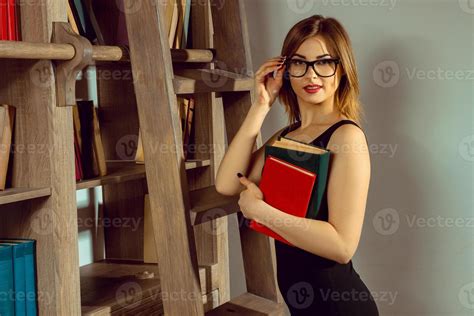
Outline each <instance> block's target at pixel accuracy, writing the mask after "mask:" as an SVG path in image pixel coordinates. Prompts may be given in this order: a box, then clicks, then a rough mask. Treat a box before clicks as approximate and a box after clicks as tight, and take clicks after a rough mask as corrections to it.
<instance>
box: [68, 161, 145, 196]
mask: <svg viewBox="0 0 474 316" xmlns="http://www.w3.org/2000/svg"><path fill="white" fill-rule="evenodd" d="M107 173H108V174H107V175H106V176H103V177H97V178H92V179H87V180H81V181H78V182H76V190H81V189H88V188H93V187H97V186H100V185H106V184H117V183H122V182H126V181H131V180H138V179H144V178H145V175H146V173H145V166H144V165H139V164H136V163H135V162H107Z"/></svg>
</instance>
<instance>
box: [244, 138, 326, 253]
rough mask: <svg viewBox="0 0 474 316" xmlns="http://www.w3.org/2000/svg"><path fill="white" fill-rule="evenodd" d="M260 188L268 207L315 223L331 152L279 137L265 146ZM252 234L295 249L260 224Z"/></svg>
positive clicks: (251, 223)
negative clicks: (272, 239) (255, 232)
mask: <svg viewBox="0 0 474 316" xmlns="http://www.w3.org/2000/svg"><path fill="white" fill-rule="evenodd" d="M264 150H265V154H264V156H265V163H264V165H263V170H262V176H261V179H260V183H259V188H260V190H261V191H262V193H263V196H264V199H263V200H264V201H265V202H266V203H268V204H269V205H271V206H273V207H275V208H277V209H279V210H281V211H283V212H286V213H288V214H292V215H294V216H298V217H304V218H311V219H316V217H317V215H318V212H319V210H320V206H321V201H322V199H323V195H324V191H325V190H326V186H327V178H328V173H329V160H330V155H331V152H330V151H329V150H327V149H325V148H320V147H317V146H315V145H312V144H306V143H303V142H300V141H297V140H293V139H290V138H286V137H284V136H280V137H278V139H277V140H275V141H274V142H272V143H269V144H267V145H265V149H264ZM249 227H250V228H252V229H253V230H255V231H257V232H259V233H262V234H265V235H267V236H270V237H272V238H274V239H277V240H279V241H281V242H284V243H286V244H288V245H290V246H293V245H292V244H291V243H290V242H288V241H287V240H286V239H284V238H283V237H282V236H280V235H279V234H277V233H276V232H274V231H273V230H271V229H270V228H268V227H266V226H265V225H263V224H261V223H257V222H256V221H254V220H250V224H249Z"/></svg>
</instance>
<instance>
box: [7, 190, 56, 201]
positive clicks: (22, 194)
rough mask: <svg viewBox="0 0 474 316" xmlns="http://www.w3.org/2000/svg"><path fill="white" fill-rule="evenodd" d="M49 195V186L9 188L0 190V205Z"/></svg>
mask: <svg viewBox="0 0 474 316" xmlns="http://www.w3.org/2000/svg"><path fill="white" fill-rule="evenodd" d="M50 195H51V188H33V189H30V188H11V189H6V190H5V191H1V192H0V205H1V204H8V203H14V202H21V201H26V200H32V199H37V198H41V197H46V196H50Z"/></svg>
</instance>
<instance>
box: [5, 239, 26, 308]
mask: <svg viewBox="0 0 474 316" xmlns="http://www.w3.org/2000/svg"><path fill="white" fill-rule="evenodd" d="M0 245H8V246H11V247H12V248H13V288H14V296H13V298H14V300H15V315H16V316H26V302H25V296H26V278H25V254H24V252H25V251H24V249H25V247H24V246H23V244H15V243H11V242H3V241H0Z"/></svg>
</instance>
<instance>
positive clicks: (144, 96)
mask: <svg viewBox="0 0 474 316" xmlns="http://www.w3.org/2000/svg"><path fill="white" fill-rule="evenodd" d="M132 4H133V0H126V1H125V5H126V6H130V5H132ZM162 6H163V4H161V3H159V2H157V3H156V5H152V3H150V2H147V1H144V2H142V3H141V7H140V9H139V10H137V12H134V13H132V12H130V11H129V12H127V13H126V21H127V31H128V34H129V42H130V53H131V61H132V70H133V77H134V80H135V93H136V97H137V105H138V114H139V119H140V130H141V132H142V138H143V147H144V154H145V168H146V173H147V179H148V189H149V193H150V204H151V214H152V221H153V227H154V229H155V243H156V248H157V256H158V258H159V259H160V265H159V271H160V276H161V286H162V291H163V292H165V293H167V294H173V293H180V292H181V291H184V293H187V294H188V295H192V296H193V297H194V299H192V300H189V299H181V300H178V301H176V302H169V301H164V304H163V305H164V311H165V314H168V315H203V314H204V307H203V302H202V297H201V287H200V283H199V278H198V276H197V274H198V268H197V258H196V249H195V241H194V236H193V234H192V231H191V230H192V227H191V224H190V221H189V214H187V210H189V201H188V200H187V197H186V195H185V194H183V192H187V180H186V174H185V168H184V154H183V148H182V132H181V126H180V119H179V115H178V108H177V102H176V95H175V94H174V93H173V82H172V78H173V72H172V71H173V69H172V61H171V54H170V50H169V44H168V42H167V37H166V36H164V34H165V31H164V30H165V25H163V24H164V22H163V20H162V19H161V18H160V16H162V14H161V12H162V10H163V9H164V8H163V7H162ZM157 34H160V35H161V36H160V35H158V36H157ZM144 43H146V45H144ZM150 85H151V86H153V87H154V89H150V88H149V87H150ZM157 127H159V129H158V128H157ZM155 143H159V144H160V145H164V146H165V147H166V149H165V150H164V151H157V150H155V149H154V146H153V145H154V144H155ZM160 179H166V185H162V183H160V181H159V180H160ZM171 253H172V254H173V260H169V259H167V258H168V256H169V254H171Z"/></svg>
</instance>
